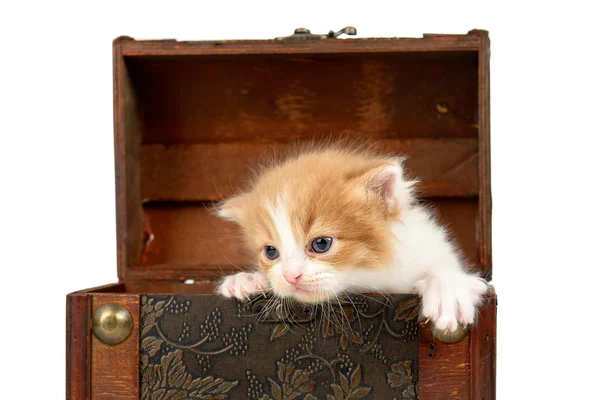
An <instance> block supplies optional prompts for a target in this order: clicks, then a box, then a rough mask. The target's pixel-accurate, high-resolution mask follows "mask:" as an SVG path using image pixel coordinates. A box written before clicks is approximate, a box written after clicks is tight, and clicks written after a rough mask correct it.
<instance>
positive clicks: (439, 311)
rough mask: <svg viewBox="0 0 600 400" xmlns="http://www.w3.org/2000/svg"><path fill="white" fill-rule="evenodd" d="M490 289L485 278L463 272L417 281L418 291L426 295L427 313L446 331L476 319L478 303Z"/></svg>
mask: <svg viewBox="0 0 600 400" xmlns="http://www.w3.org/2000/svg"><path fill="white" fill-rule="evenodd" d="M487 289H488V285H487V283H486V282H485V281H484V280H482V279H481V278H478V277H477V276H474V275H469V274H466V273H463V272H460V273H457V274H455V275H454V274H453V275H450V276H444V277H434V278H432V277H428V278H425V279H422V280H420V281H418V282H417V283H416V284H415V291H416V292H417V293H419V294H420V295H421V296H422V298H423V311H422V314H423V317H424V318H426V319H430V320H431V321H433V323H434V325H435V327H436V328H437V329H440V330H443V331H445V330H448V331H455V330H456V329H457V328H458V324H462V325H468V324H472V323H473V322H475V316H476V313H477V307H478V306H479V304H480V303H481V301H482V297H483V295H484V294H485V292H486V291H487Z"/></svg>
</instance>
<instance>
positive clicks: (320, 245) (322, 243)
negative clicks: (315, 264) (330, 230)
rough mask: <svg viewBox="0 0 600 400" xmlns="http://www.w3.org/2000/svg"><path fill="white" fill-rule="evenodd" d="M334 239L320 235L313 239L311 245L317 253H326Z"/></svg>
mask: <svg viewBox="0 0 600 400" xmlns="http://www.w3.org/2000/svg"><path fill="white" fill-rule="evenodd" d="M332 242H333V239H332V238H330V237H320V238H317V239H315V240H313V241H312V243H311V244H310V247H311V249H312V251H314V252H315V253H325V252H326V251H327V250H329V248H330V247H331V243H332Z"/></svg>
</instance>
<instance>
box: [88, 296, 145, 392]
mask: <svg viewBox="0 0 600 400" xmlns="http://www.w3.org/2000/svg"><path fill="white" fill-rule="evenodd" d="M107 303H118V304H121V305H122V306H124V307H125V308H127V310H128V311H129V313H130V314H131V317H132V319H133V328H132V330H131V333H130V334H129V336H128V337H127V339H125V341H123V342H121V343H119V344H116V345H107V344H104V343H102V342H101V341H100V340H98V338H96V337H95V336H94V335H92V352H91V355H92V356H91V360H92V368H91V369H92V387H91V394H92V397H91V399H92V400H138V399H139V381H140V376H139V375H140V373H139V314H140V312H139V307H140V306H139V303H140V300H139V296H138V295H135V294H95V295H93V305H92V308H93V310H95V309H97V308H98V307H100V306H101V305H103V304H107Z"/></svg>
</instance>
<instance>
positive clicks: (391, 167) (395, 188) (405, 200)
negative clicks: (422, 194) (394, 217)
mask: <svg viewBox="0 0 600 400" xmlns="http://www.w3.org/2000/svg"><path fill="white" fill-rule="evenodd" d="M403 161H404V160H403V159H401V158H398V159H388V160H384V161H382V162H380V163H377V164H375V165H374V166H372V167H370V168H369V169H368V170H367V171H366V172H363V173H362V174H361V175H360V176H359V181H360V183H361V185H363V187H366V189H367V190H369V191H375V192H376V193H378V194H379V195H380V196H381V197H382V200H383V202H384V203H385V205H386V206H387V210H388V214H389V215H391V214H397V213H399V212H400V211H401V210H402V208H404V207H408V206H410V205H411V204H412V203H413V201H414V196H413V187H414V185H415V184H416V183H417V181H407V180H405V179H404V168H403V167H402V162H403Z"/></svg>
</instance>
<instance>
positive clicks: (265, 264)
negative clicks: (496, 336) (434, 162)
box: [217, 146, 487, 331]
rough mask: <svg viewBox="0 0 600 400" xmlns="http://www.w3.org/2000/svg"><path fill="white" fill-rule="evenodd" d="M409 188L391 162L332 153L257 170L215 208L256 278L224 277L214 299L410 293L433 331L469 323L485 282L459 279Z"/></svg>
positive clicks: (440, 234)
mask: <svg viewBox="0 0 600 400" xmlns="http://www.w3.org/2000/svg"><path fill="white" fill-rule="evenodd" d="M415 183H416V182H415V181H412V180H407V179H405V177H404V174H403V167H402V160H401V159H398V158H385V157H380V156H377V155H375V154H371V153H370V152H368V151H366V150H364V149H363V150H360V149H348V148H344V147H339V146H338V147H336V146H328V147H326V148H321V149H319V148H314V149H312V150H305V151H304V152H301V153H299V154H297V155H294V156H292V157H289V158H288V159H286V160H284V161H283V162H280V163H279V164H276V165H274V166H271V167H268V168H266V169H265V170H264V171H262V172H261V173H260V174H258V176H257V179H256V180H255V181H254V182H253V184H252V187H251V190H249V191H248V192H246V193H244V194H240V195H238V196H235V197H233V198H230V199H228V200H226V201H225V202H224V203H223V204H222V205H220V207H219V209H218V214H219V215H220V216H221V217H223V218H225V219H227V220H230V221H233V222H236V223H237V224H239V226H240V227H241V229H242V231H243V234H244V237H245V238H246V244H247V247H248V249H249V250H250V251H251V254H252V255H253V256H254V257H255V259H256V264H257V266H258V270H257V271H256V272H241V273H238V274H236V275H232V276H228V277H226V278H225V279H224V280H223V281H222V282H221V283H220V285H219V287H218V289H217V292H218V293H220V294H222V295H224V296H226V297H236V298H238V299H246V298H247V297H248V296H249V295H253V294H257V293H261V292H263V291H272V292H273V293H275V294H276V295H279V296H281V297H291V298H294V299H296V300H298V301H301V302H309V303H315V302H321V301H326V300H328V299H330V298H335V296H336V295H337V294H341V293H344V292H361V291H362V292H369V291H371V292H389V293H406V292H410V291H416V292H417V293H419V294H420V295H421V296H422V316H423V317H424V318H428V319H431V320H432V321H433V322H434V323H435V326H436V327H437V328H438V329H442V330H450V331H454V330H456V329H457V327H458V324H459V323H460V324H465V325H466V324H471V323H473V322H474V320H475V316H476V310H477V306H478V305H479V303H480V302H481V300H482V296H483V294H484V293H485V292H486V290H487V283H486V282H485V281H484V280H483V279H481V278H479V277H478V276H477V275H475V274H471V273H469V272H467V270H466V268H465V265H464V262H463V261H462V259H461V257H460V255H459V252H458V249H457V248H456V247H455V246H454V245H453V244H452V243H451V241H450V240H449V237H448V235H447V233H446V231H445V230H444V228H442V227H441V226H440V225H439V224H438V222H437V221H436V220H435V219H434V218H433V217H432V215H431V214H430V212H429V211H428V210H427V209H425V208H423V207H422V206H419V205H418V204H417V203H416V201H415V200H416V199H415V196H414V191H413V187H414V184H415Z"/></svg>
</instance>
